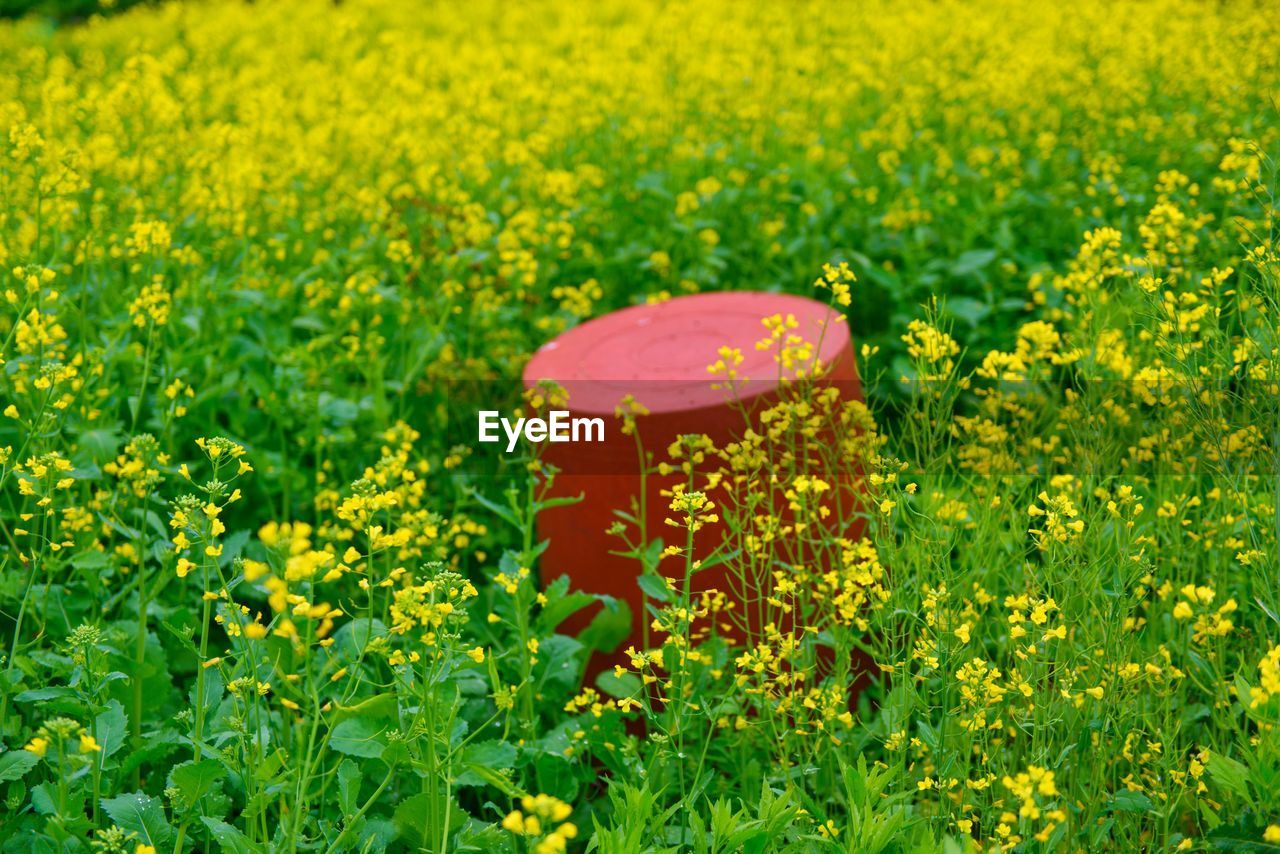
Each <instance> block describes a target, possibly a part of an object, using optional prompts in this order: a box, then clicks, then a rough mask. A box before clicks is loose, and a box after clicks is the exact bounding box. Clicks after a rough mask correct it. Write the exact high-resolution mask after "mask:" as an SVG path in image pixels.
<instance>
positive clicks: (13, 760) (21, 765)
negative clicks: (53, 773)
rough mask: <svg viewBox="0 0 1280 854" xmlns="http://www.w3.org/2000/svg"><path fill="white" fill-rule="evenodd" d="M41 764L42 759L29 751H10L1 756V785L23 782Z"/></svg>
mask: <svg viewBox="0 0 1280 854" xmlns="http://www.w3.org/2000/svg"><path fill="white" fill-rule="evenodd" d="M39 763H40V757H39V756H36V755H35V754H34V753H32V752H31V751H29V750H10V751H9V752H8V753H6V754H5V755H4V756H0V783H7V782H9V781H10V780H21V779H22V778H23V777H24V776H26V773H27V772H28V771H30V770H31V769H32V768H34V767H36V765H38V764H39Z"/></svg>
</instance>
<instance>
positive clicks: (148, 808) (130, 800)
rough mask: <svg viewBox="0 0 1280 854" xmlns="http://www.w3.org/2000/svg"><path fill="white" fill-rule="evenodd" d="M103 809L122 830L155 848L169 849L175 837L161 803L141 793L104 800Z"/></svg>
mask: <svg viewBox="0 0 1280 854" xmlns="http://www.w3.org/2000/svg"><path fill="white" fill-rule="evenodd" d="M102 809H103V810H104V811H105V812H106V814H107V815H109V816H110V817H111V820H112V821H113V822H115V823H116V824H117V825H119V827H120V829H121V830H125V831H132V832H134V833H136V834H138V841H139V842H141V843H143V844H146V845H150V846H152V847H153V848H157V849H159V848H161V847H167V846H168V844H169V842H170V840H171V839H172V837H173V828H172V827H171V826H170V825H169V822H168V820H167V819H166V818H165V817H164V808H163V807H162V806H161V805H160V801H158V800H156V799H155V798H152V797H149V796H147V795H144V794H142V793H141V792H134V793H133V794H129V795H120V796H118V797H115V798H106V799H103V801H102Z"/></svg>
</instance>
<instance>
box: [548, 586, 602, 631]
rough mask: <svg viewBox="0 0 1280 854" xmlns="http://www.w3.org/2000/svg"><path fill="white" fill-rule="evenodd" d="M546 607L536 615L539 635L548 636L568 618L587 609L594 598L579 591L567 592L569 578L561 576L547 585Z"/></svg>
mask: <svg viewBox="0 0 1280 854" xmlns="http://www.w3.org/2000/svg"><path fill="white" fill-rule="evenodd" d="M544 593H545V594H546V597H547V605H546V607H544V608H543V609H542V612H541V613H540V614H538V631H539V634H550V633H551V632H554V631H555V630H556V627H557V626H559V625H560V624H561V623H563V622H564V621H565V620H567V619H569V617H571V616H573V615H574V614H576V613H578V612H579V611H581V610H582V609H583V608H586V607H588V606H589V605H591V604H593V603H594V602H595V601H596V597H595V596H592V595H591V594H590V593H584V592H582V591H581V590H575V591H573V592H569V577H568V576H567V575H562V576H560V577H559V578H557V579H556V580H555V581H553V582H551V583H550V584H549V585H547V589H546V590H545V591H544Z"/></svg>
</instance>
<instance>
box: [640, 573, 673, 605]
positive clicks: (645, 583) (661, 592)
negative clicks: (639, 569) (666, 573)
mask: <svg viewBox="0 0 1280 854" xmlns="http://www.w3.org/2000/svg"><path fill="white" fill-rule="evenodd" d="M636 584H638V585H640V589H641V590H643V591H644V595H646V596H648V597H649V598H650V599H653V600H654V601H657V602H670V601H671V588H669V587H667V580H666V578H665V577H663V576H661V575H656V574H652V573H647V572H646V573H645V574H643V575H641V576H639V577H638V578H637V579H636Z"/></svg>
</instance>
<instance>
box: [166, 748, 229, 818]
mask: <svg viewBox="0 0 1280 854" xmlns="http://www.w3.org/2000/svg"><path fill="white" fill-rule="evenodd" d="M226 774H227V769H226V768H224V767H223V765H222V763H221V762H219V761H218V760H216V759H202V760H200V761H199V762H183V763H182V764H181V765H177V766H175V767H174V769H173V771H172V772H171V773H170V776H171V778H172V780H173V785H174V786H175V787H176V788H177V790H178V792H179V793H180V794H181V795H182V799H183V800H184V801H186V804H187V806H188V807H194V806H195V805H196V803H197V802H198V801H199V800H200V799H201V798H203V797H204V796H205V795H207V794H208V793H209V792H211V791H213V788H214V786H216V785H217V784H218V781H219V780H221V779H222V778H223V777H225V776H226Z"/></svg>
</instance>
